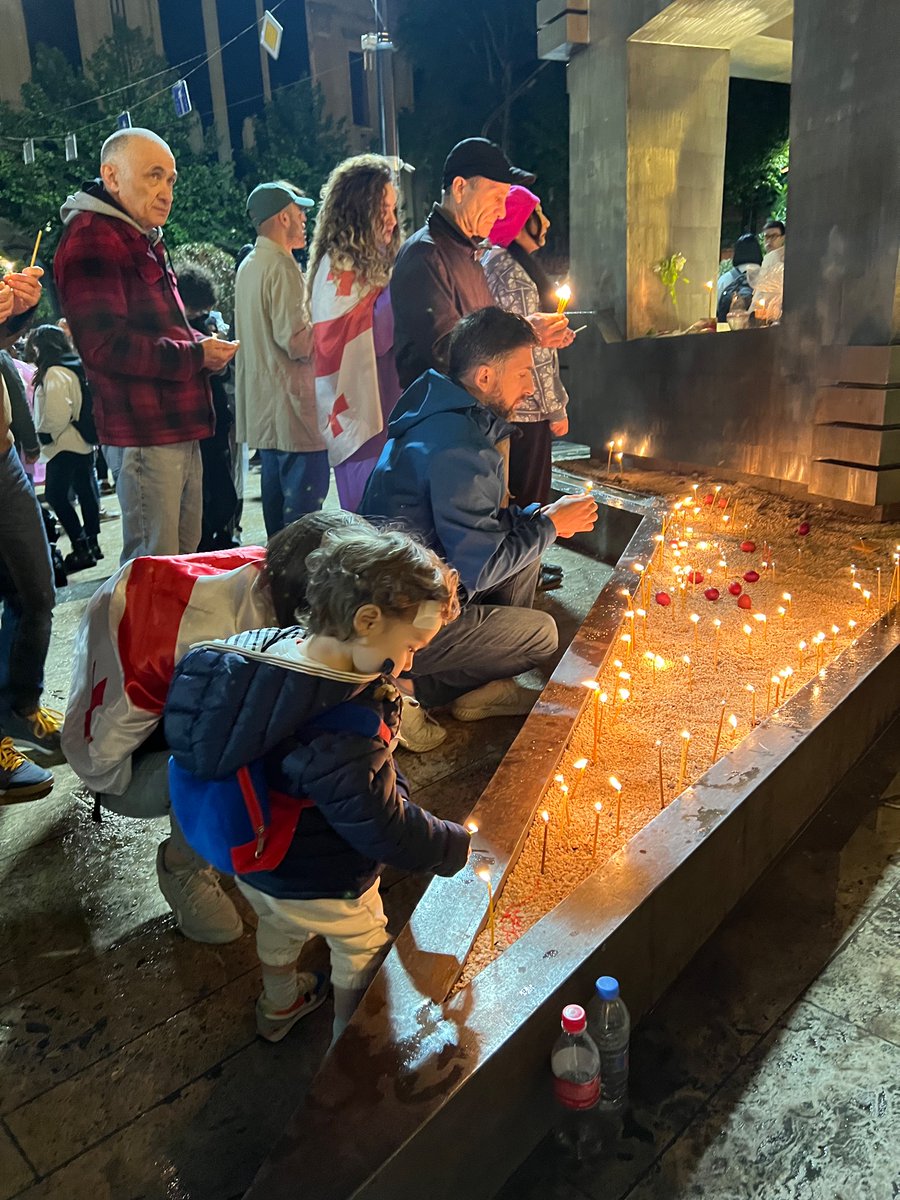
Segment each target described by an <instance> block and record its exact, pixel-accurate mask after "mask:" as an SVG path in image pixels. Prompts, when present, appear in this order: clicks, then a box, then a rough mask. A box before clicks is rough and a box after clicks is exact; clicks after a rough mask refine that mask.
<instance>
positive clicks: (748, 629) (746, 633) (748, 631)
mask: <svg viewBox="0 0 900 1200" xmlns="http://www.w3.org/2000/svg"><path fill="white" fill-rule="evenodd" d="M744 636H745V637H746V639H747V653H748V654H749V655H751V657H752V655H753V647H752V646H751V643H750V639H751V638H752V637H753V629H752V627H751V626H750V625H745V626H744Z"/></svg>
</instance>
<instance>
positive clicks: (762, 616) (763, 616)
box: [753, 613, 767, 621]
mask: <svg viewBox="0 0 900 1200" xmlns="http://www.w3.org/2000/svg"><path fill="white" fill-rule="evenodd" d="M766 619H767V618H766V614H765V613H754V614H753V620H754V621H765V620H766Z"/></svg>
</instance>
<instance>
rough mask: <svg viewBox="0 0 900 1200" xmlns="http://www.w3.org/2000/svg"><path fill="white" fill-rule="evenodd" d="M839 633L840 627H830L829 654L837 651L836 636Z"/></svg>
mask: <svg viewBox="0 0 900 1200" xmlns="http://www.w3.org/2000/svg"><path fill="white" fill-rule="evenodd" d="M840 632H841V630H840V626H838V625H832V627H831V653H832V654H834V652H835V651H836V650H837V635H838V634H839V633H840Z"/></svg>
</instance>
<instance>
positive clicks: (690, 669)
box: [681, 654, 694, 688]
mask: <svg viewBox="0 0 900 1200" xmlns="http://www.w3.org/2000/svg"><path fill="white" fill-rule="evenodd" d="M681 661H682V662H683V663H684V665H685V666H686V667H687V685H688V688H692V687H693V686H694V674H693V671H694V668H693V666H692V665H691V656H690V655H689V654H682V656H681Z"/></svg>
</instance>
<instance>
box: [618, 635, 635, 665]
mask: <svg viewBox="0 0 900 1200" xmlns="http://www.w3.org/2000/svg"><path fill="white" fill-rule="evenodd" d="M619 641H620V642H624V643H625V658H626V660H627V659H629V658H631V648H632V644H633V643H632V638H631V634H630V633H623V634H622V636H621V637H620V638H619Z"/></svg>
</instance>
